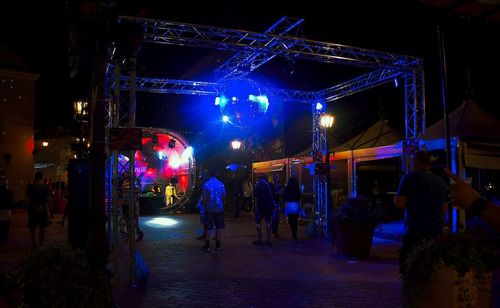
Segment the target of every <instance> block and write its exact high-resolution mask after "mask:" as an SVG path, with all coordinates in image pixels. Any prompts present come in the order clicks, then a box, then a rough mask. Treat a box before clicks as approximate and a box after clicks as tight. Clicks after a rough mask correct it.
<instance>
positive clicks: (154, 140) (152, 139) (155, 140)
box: [151, 135, 158, 144]
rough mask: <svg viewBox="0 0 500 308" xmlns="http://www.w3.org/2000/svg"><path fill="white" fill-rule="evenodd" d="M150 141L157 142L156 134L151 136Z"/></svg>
mask: <svg viewBox="0 0 500 308" xmlns="http://www.w3.org/2000/svg"><path fill="white" fill-rule="evenodd" d="M151 142H152V143H153V144H157V143H158V136H156V135H153V137H151Z"/></svg>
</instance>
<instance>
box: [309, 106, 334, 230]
mask: <svg viewBox="0 0 500 308" xmlns="http://www.w3.org/2000/svg"><path fill="white" fill-rule="evenodd" d="M312 114H313V123H312V127H313V142H312V155H313V163H321V162H322V158H323V157H328V155H327V154H328V152H329V149H328V142H327V136H326V128H324V127H321V125H320V119H321V116H322V115H323V114H324V111H323V110H316V108H315V105H314V104H312ZM329 176H330V175H319V174H314V176H313V195H314V223H315V224H316V226H317V231H318V233H319V236H320V237H322V238H325V239H326V238H328V193H329V192H328V178H327V177H329Z"/></svg>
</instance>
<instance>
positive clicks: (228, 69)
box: [215, 17, 304, 80]
mask: <svg viewBox="0 0 500 308" xmlns="http://www.w3.org/2000/svg"><path fill="white" fill-rule="evenodd" d="M303 21H304V19H297V18H290V17H283V18H281V19H280V20H279V21H277V22H276V23H275V24H274V25H272V26H271V27H270V28H269V29H267V30H266V31H265V32H264V33H266V34H274V35H285V34H286V33H288V32H289V31H291V30H293V29H294V28H297V27H298V26H299V25H301V24H302V22H303ZM278 43H279V42H278V41H277V40H276V39H275V38H274V37H273V38H272V39H271V40H270V41H268V42H267V43H266V44H265V46H268V47H273V46H275V45H276V44H278ZM274 57H275V55H273V54H265V53H260V52H250V51H240V52H237V53H236V54H235V55H234V56H232V57H231V58H229V59H228V60H227V61H226V62H224V64H222V65H221V66H220V67H219V68H218V69H217V70H215V76H216V78H217V80H224V79H230V78H243V77H245V76H246V75H248V73H250V72H251V71H253V70H255V69H257V68H259V67H260V66H261V65H263V64H265V63H266V62H268V61H270V60H271V59H272V58H274Z"/></svg>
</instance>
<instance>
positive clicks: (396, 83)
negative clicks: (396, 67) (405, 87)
mask: <svg viewBox="0 0 500 308" xmlns="http://www.w3.org/2000/svg"><path fill="white" fill-rule="evenodd" d="M394 87H396V88H397V87H399V83H398V79H397V78H394Z"/></svg>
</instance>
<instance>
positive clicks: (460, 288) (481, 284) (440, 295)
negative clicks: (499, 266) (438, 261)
mask: <svg viewBox="0 0 500 308" xmlns="http://www.w3.org/2000/svg"><path fill="white" fill-rule="evenodd" d="M422 283H426V282H422ZM491 286H492V275H491V273H489V274H485V275H483V276H478V275H476V273H475V272H472V271H469V272H467V273H466V274H465V275H464V276H463V277H459V274H458V272H457V271H456V270H455V269H453V268H450V267H445V266H441V267H439V268H438V269H437V271H436V277H435V278H434V280H433V281H432V282H431V283H429V285H428V286H427V287H426V288H425V289H424V292H423V294H422V297H421V302H420V305H418V307H422V308H424V307H426V308H438V307H447V308H458V307H474V308H483V307H484V308H489V307H491Z"/></svg>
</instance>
